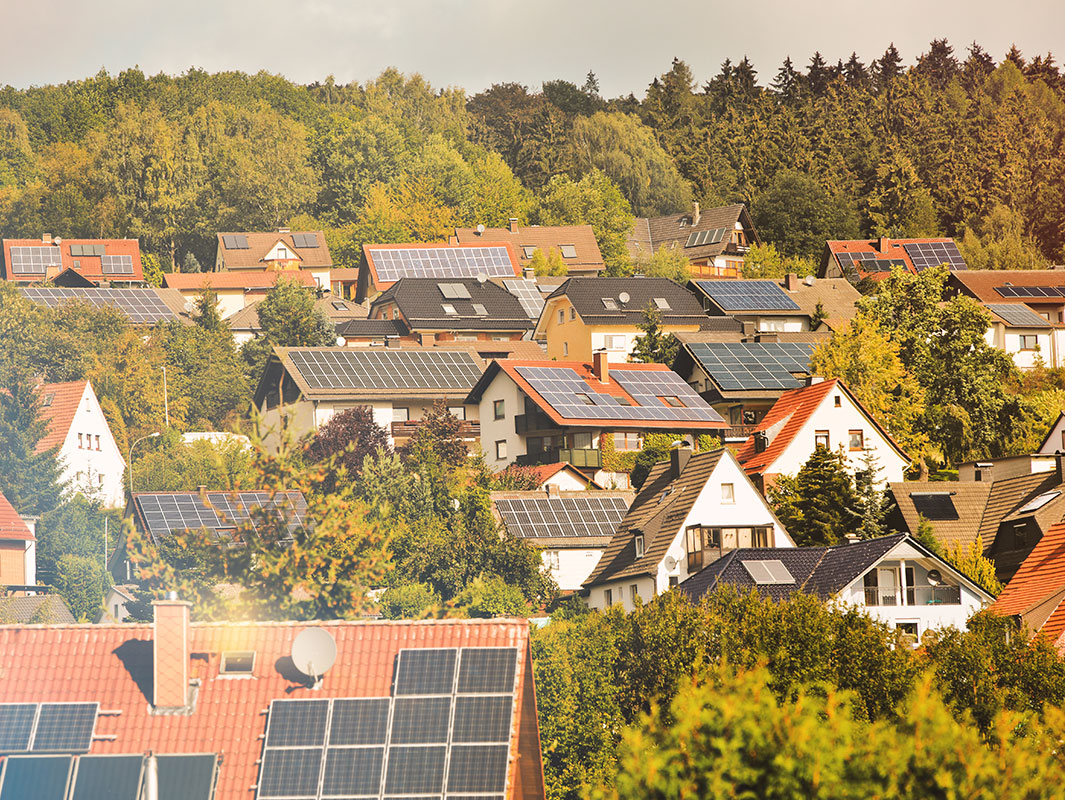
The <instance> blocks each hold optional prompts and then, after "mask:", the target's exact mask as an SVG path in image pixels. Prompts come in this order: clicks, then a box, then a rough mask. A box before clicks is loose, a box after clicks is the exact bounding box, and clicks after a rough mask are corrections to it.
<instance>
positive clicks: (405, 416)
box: [392, 408, 410, 422]
mask: <svg viewBox="0 0 1065 800" xmlns="http://www.w3.org/2000/svg"><path fill="white" fill-rule="evenodd" d="M392 421H393V422H408V421H410V409H409V408H393V409H392Z"/></svg>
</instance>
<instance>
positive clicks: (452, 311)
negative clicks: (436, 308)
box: [440, 303, 459, 317]
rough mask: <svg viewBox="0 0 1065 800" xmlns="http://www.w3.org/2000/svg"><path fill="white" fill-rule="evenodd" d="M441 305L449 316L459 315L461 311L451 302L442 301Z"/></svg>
mask: <svg viewBox="0 0 1065 800" xmlns="http://www.w3.org/2000/svg"><path fill="white" fill-rule="evenodd" d="M440 307H441V308H442V309H444V313H445V314H447V315H449V316H452V317H457V316H458V314H459V312H457V311H456V310H455V307H454V306H453V305H451V303H441V304H440Z"/></svg>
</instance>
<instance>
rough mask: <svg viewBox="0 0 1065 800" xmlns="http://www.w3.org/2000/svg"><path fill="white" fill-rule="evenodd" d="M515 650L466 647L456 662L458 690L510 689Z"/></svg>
mask: <svg viewBox="0 0 1065 800" xmlns="http://www.w3.org/2000/svg"><path fill="white" fill-rule="evenodd" d="M517 658H518V652H517V650H515V649H514V648H513V647H466V648H463V650H462V660H461V663H460V666H459V685H458V692H459V694H498V693H502V692H513V691H514V669H515V664H516V663H517Z"/></svg>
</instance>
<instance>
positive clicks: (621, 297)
mask: <svg viewBox="0 0 1065 800" xmlns="http://www.w3.org/2000/svg"><path fill="white" fill-rule="evenodd" d="M630 299H632V298H630V297H629V293H628V292H622V293H621V294H619V295H618V300H620V301H621V302H622V305H624V304H625V303H627V302H629V300H630Z"/></svg>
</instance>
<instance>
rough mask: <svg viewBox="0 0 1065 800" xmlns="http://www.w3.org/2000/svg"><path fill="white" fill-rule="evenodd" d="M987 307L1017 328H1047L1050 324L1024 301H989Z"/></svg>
mask: <svg viewBox="0 0 1065 800" xmlns="http://www.w3.org/2000/svg"><path fill="white" fill-rule="evenodd" d="M987 308H988V310H990V311H991V312H993V313H995V314H997V315H998V316H1000V317H1002V319H1004V320H1006V322H1007V323H1008V324H1009V325H1012V326H1013V327H1015V328H1045V327H1047V326H1048V325H1050V323H1049V322H1047V321H1046V320H1045V319H1044V318H1043V317H1041V316H1039V315H1038V314H1036V313H1035V312H1034V311H1032V310H1031V309H1030V308H1028V306H1026V305H1024V304H1023V303H988V304H987Z"/></svg>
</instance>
